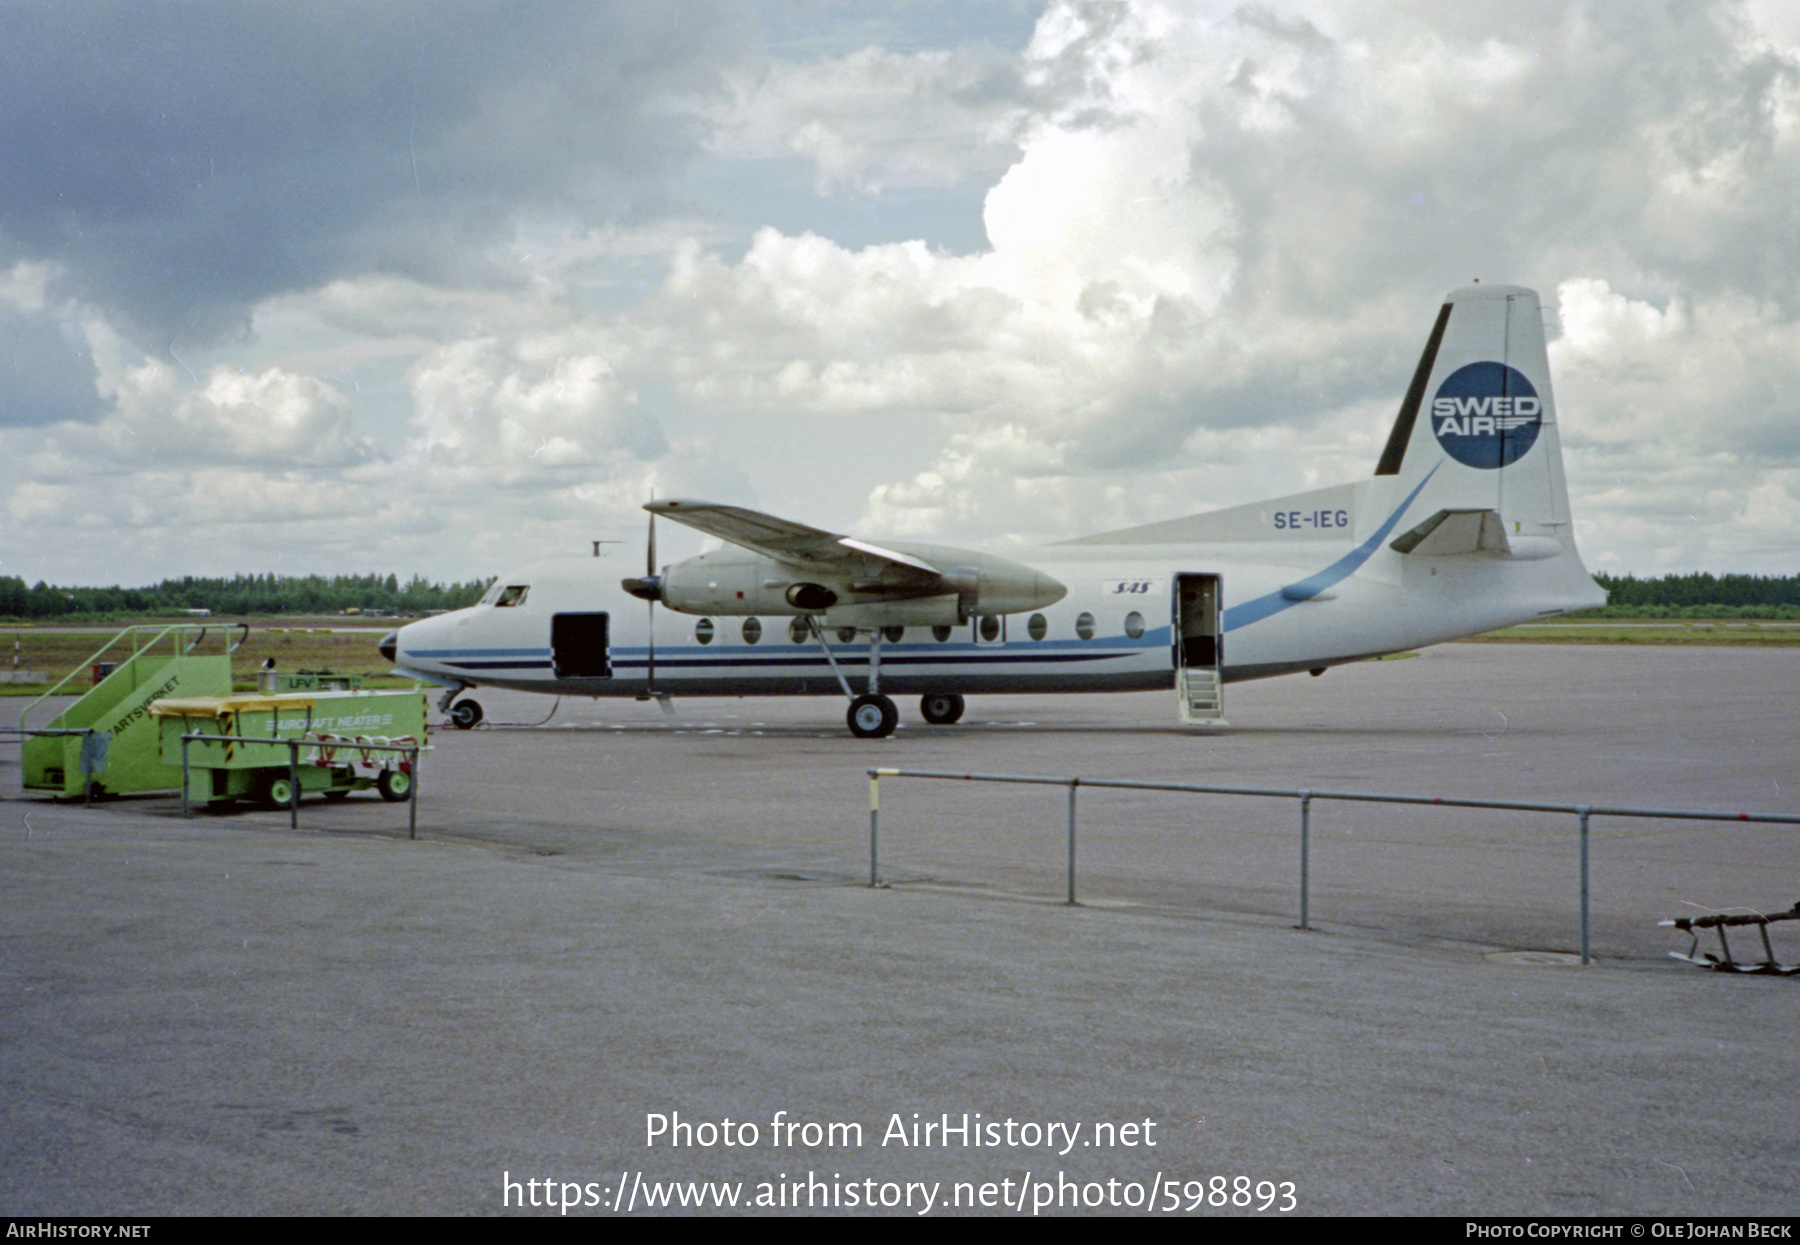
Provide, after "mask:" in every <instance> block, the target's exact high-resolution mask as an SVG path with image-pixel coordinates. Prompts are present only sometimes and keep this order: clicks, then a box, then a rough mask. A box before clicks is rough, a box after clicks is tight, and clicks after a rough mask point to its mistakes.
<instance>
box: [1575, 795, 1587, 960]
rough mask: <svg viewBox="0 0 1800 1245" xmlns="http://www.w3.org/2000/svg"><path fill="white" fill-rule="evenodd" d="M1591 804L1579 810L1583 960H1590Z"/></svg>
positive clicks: (1584, 805)
mask: <svg viewBox="0 0 1800 1245" xmlns="http://www.w3.org/2000/svg"><path fill="white" fill-rule="evenodd" d="M1589 809H1590V806H1589V805H1586V804H1583V805H1582V806H1581V807H1580V808H1579V809H1578V810H1577V811H1578V812H1579V813H1580V815H1581V962H1582V963H1583V964H1586V963H1587V962H1588V812H1589Z"/></svg>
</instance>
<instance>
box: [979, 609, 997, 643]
mask: <svg viewBox="0 0 1800 1245" xmlns="http://www.w3.org/2000/svg"><path fill="white" fill-rule="evenodd" d="M981 638H982V639H984V640H998V639H999V638H1000V616H999V615H998V614H983V615H982V616H981Z"/></svg>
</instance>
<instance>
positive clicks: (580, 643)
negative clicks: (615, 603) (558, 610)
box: [550, 614, 612, 679]
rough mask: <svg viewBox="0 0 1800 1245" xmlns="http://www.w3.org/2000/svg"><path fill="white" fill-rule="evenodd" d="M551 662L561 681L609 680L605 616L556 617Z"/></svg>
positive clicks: (570, 615) (553, 616)
mask: <svg viewBox="0 0 1800 1245" xmlns="http://www.w3.org/2000/svg"><path fill="white" fill-rule="evenodd" d="M550 660H551V663H552V665H553V667H554V669H555V670H556V677H557V678H559V679H610V678H611V677H612V654H611V652H610V651H609V649H608V645H607V616H606V615H605V614H553V615H551V617H550Z"/></svg>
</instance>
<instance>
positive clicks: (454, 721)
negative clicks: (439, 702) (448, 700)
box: [450, 700, 483, 731]
mask: <svg viewBox="0 0 1800 1245" xmlns="http://www.w3.org/2000/svg"><path fill="white" fill-rule="evenodd" d="M482 716H483V715H482V712H481V702H480V701H479V700H459V701H457V702H456V703H455V704H453V705H451V706H450V725H452V726H454V727H455V728H456V729H457V730H459V731H467V730H473V729H474V728H475V727H476V725H478V724H479V723H480V721H481V719H482Z"/></svg>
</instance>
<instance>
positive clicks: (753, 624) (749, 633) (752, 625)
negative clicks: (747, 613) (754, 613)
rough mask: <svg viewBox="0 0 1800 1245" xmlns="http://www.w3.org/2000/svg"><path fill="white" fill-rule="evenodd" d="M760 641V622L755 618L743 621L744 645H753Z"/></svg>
mask: <svg viewBox="0 0 1800 1245" xmlns="http://www.w3.org/2000/svg"><path fill="white" fill-rule="evenodd" d="M760 639H762V622H761V621H760V620H759V619H755V618H746V619H745V620H744V643H745V644H755V643H756V642H757V641H758V640H760Z"/></svg>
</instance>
